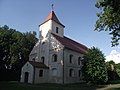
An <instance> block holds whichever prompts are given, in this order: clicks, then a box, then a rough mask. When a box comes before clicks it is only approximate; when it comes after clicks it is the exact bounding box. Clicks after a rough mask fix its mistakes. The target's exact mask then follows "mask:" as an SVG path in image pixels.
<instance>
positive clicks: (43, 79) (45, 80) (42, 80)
mask: <svg viewBox="0 0 120 90" xmlns="http://www.w3.org/2000/svg"><path fill="white" fill-rule="evenodd" d="M40 70H43V77H39V71H40ZM48 76H49V69H42V68H35V83H48Z"/></svg>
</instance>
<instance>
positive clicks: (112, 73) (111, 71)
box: [106, 60, 120, 82]
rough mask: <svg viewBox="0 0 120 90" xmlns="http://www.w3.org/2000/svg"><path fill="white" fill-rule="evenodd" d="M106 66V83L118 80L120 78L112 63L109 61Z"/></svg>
mask: <svg viewBox="0 0 120 90" xmlns="http://www.w3.org/2000/svg"><path fill="white" fill-rule="evenodd" d="M106 66H107V72H108V82H110V81H114V80H119V79H120V77H119V75H118V73H117V69H118V68H117V67H116V64H115V62H114V61H112V60H111V61H109V62H106Z"/></svg>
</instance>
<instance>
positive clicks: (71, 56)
mask: <svg viewBox="0 0 120 90" xmlns="http://www.w3.org/2000/svg"><path fill="white" fill-rule="evenodd" d="M72 59H73V55H72V54H71V55H70V56H69V60H70V63H72Z"/></svg>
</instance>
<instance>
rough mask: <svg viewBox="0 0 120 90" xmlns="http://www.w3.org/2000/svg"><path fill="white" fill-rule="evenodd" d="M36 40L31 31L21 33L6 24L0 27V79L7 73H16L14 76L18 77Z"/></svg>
mask: <svg viewBox="0 0 120 90" xmlns="http://www.w3.org/2000/svg"><path fill="white" fill-rule="evenodd" d="M36 41H37V38H36V36H35V34H32V33H31V32H27V33H21V32H19V31H16V30H15V29H11V28H9V27H8V26H6V25H5V26H3V27H0V73H1V74H0V76H1V78H0V80H1V79H3V80H5V76H7V74H9V75H11V76H14V75H16V76H14V77H15V78H16V79H18V77H19V74H20V71H21V67H22V66H23V65H24V63H25V62H26V61H28V59H29V53H30V51H31V50H32V48H33V46H34V45H35V43H36ZM10 72H11V73H12V74H10ZM2 77H3V78H2ZM7 77H8V76H7ZM15 78H14V79H15Z"/></svg>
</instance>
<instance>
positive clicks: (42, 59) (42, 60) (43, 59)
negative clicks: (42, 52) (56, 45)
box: [41, 56, 45, 64]
mask: <svg viewBox="0 0 120 90" xmlns="http://www.w3.org/2000/svg"><path fill="white" fill-rule="evenodd" d="M41 62H42V63H43V64H44V62H45V57H44V56H42V57H41Z"/></svg>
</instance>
